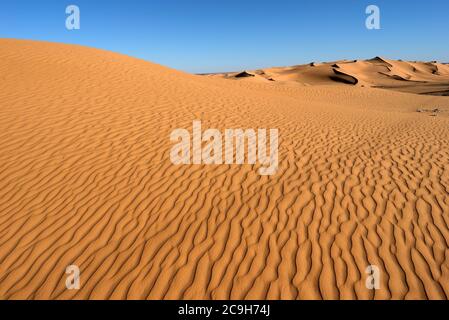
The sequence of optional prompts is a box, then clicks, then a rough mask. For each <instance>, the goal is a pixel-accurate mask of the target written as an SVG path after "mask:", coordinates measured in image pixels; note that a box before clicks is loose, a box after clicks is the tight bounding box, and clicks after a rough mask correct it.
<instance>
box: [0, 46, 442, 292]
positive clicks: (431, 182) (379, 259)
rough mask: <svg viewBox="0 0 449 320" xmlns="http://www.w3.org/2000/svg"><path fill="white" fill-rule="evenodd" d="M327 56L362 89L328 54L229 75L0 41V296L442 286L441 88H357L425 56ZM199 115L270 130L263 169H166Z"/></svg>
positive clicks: (209, 121) (211, 122) (425, 74)
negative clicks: (272, 156)
mask: <svg viewBox="0 0 449 320" xmlns="http://www.w3.org/2000/svg"><path fill="white" fill-rule="evenodd" d="M335 63H337V64H338V65H339V66H340V68H338V70H339V71H340V72H343V73H345V74H346V75H349V76H352V77H355V78H357V79H358V80H359V82H358V83H357V85H347V84H343V83H336V82H334V81H332V80H329V75H335V76H336V74H335V73H334V71H332V70H333V69H334V67H331V64H316V65H314V66H313V67H312V66H295V67H291V68H271V69H266V70H264V73H261V72H259V73H255V72H254V73H253V72H250V71H248V72H250V73H253V74H255V75H257V76H258V77H260V78H263V79H264V80H266V78H269V77H272V78H273V79H274V80H275V81H264V80H260V79H259V80H260V81H252V80H251V79H253V78H257V77H250V78H244V79H242V80H230V79H222V77H221V76H196V75H190V74H187V73H183V72H179V71H175V70H171V69H168V68H165V67H162V66H159V65H156V64H153V63H149V62H145V61H142V60H138V59H134V58H131V57H127V56H124V55H120V54H115V53H112V52H108V51H102V50H97V49H91V48H85V47H80V46H71V45H63V44H54V43H47V42H35V41H19V40H6V39H2V40H0V74H1V77H2V81H1V83H0V86H1V90H0V107H1V109H0V112H1V116H0V298H1V299H88V298H90V299H125V298H128V299H179V298H183V299H408V298H416V299H447V298H448V297H449V227H448V226H449V216H448V213H449V166H448V163H449V117H448V116H447V115H448V112H449V102H448V99H447V97H439V96H427V95H416V94H409V93H403V92H395V91H387V90H381V89H375V88H370V87H369V86H367V87H361V85H362V84H363V83H366V84H368V83H369V84H370V86H371V84H372V83H371V82H369V79H370V78H369V79H368V75H369V74H371V73H373V74H376V73H378V71H379V70H380V71H382V72H385V73H387V74H389V72H393V71H394V74H397V75H399V76H403V74H402V73H401V72H403V73H408V74H409V73H411V75H412V76H413V78H414V79H415V80H416V79H421V78H422V79H424V78H429V79H431V78H433V77H437V76H436V75H432V74H431V72H429V71H430V70H432V68H433V66H434V65H435V64H431V65H425V64H420V63H416V64H415V63H414V64H411V63H400V62H397V63H396V62H395V63H391V65H392V67H391V66H388V65H386V64H385V63H383V62H381V61H380V62H375V63H373V62H367V61H358V62H348V61H346V62H345V61H341V62H333V63H332V64H335ZM378 63H379V66H377V64H378ZM388 63H390V62H388ZM413 67H415V68H416V70H417V71H415V72H414V73H413V72H411V71H410V68H413ZM437 67H438V71H439V72H440V73H441V74H443V73H444V72H446V71H445V70H447V69H444V68H446V67H447V66H442V65H441V66H440V65H437ZM352 68H355V69H352ZM387 68H390V69H391V71H388V70H387ZM357 70H360V73H357V72H355V71H357ZM426 70H428V71H426ZM362 71H363V72H362ZM265 77H266V78H265ZM378 77H379V79H383V80H382V81H386V83H387V82H388V83H390V82H394V81H397V80H394V79H393V80H392V79H389V78H386V79H384V77H383V76H381V75H379V76H378ZM286 82H287V83H286ZM289 82H296V83H294V84H292V83H289ZM298 82H299V83H300V84H301V85H297V84H298ZM395 83H396V82H395ZM318 84H319V85H318ZM420 108H421V109H422V110H433V109H435V108H438V110H439V112H438V114H437V115H436V116H431V115H429V113H427V112H417V110H418V109H420ZM195 119H198V120H200V121H201V122H202V123H204V125H205V127H206V126H207V127H208V128H217V129H218V130H220V131H223V130H224V129H226V128H276V129H279V167H278V170H277V172H276V174H275V175H273V176H269V177H268V176H263V177H262V176H260V175H258V173H257V172H256V170H254V168H253V166H252V165H186V166H177V165H173V164H172V163H171V161H170V149H171V147H172V144H171V143H170V133H171V132H172V131H173V130H174V129H175V128H189V127H190V126H191V125H192V121H193V120H195ZM69 265H76V266H78V267H79V269H80V272H81V274H80V276H81V278H80V279H81V287H80V290H67V289H66V286H65V281H66V277H67V274H66V273H65V271H66V268H67V266H69ZM372 265H375V266H378V268H379V270H380V272H381V278H380V289H379V290H375V291H373V290H369V289H368V288H367V287H366V285H365V283H366V276H367V275H366V273H365V271H366V270H367V268H368V267H369V266H372Z"/></svg>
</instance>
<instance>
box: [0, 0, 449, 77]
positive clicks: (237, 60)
mask: <svg viewBox="0 0 449 320" xmlns="http://www.w3.org/2000/svg"><path fill="white" fill-rule="evenodd" d="M70 4H75V5H77V6H79V7H80V10H81V30H76V31H68V30H66V28H65V19H66V17H67V15H66V13H65V8H66V7H67V6H68V5H70ZM370 4H375V5H377V6H379V7H380V10H381V27H382V29H381V30H368V29H366V28H365V19H366V17H367V15H366V14H365V8H366V7H367V6H368V5H370ZM448 12H449V1H447V0H426V1H418V0H371V1H365V0H340V1H335V0H328V1H325V0H315V1H312V0H294V1H293V0H288V1H287V0H285V1H282V0H278V1H275V0H272V1H264V0H257V1H256V0H246V1H245V0H207V1H206V0H197V1H194V0H126V1H124V0H122V1H119V0H96V1H94V0H70V1H63V0H53V1H51V0H40V1H32V0H14V1H2V3H1V5H0V37H1V38H20V39H35V40H47V41H55V42H64V43H75V44H82V45H87V46H91V47H97V48H102V49H107V50H112V51H116V52H121V53H125V54H128V55H132V56H135V57H139V58H143V59H146V60H149V61H153V62H157V63H160V64H163V65H166V66H170V67H172V68H176V69H180V70H184V71H188V72H195V73H199V72H219V71H232V70H241V69H255V68H262V67H269V66H283V65H295V64H301V63H308V62H311V61H331V60H337V59H343V58H346V59H362V58H371V57H374V56H377V55H379V56H386V57H389V58H393V59H404V60H440V61H444V62H449V19H448Z"/></svg>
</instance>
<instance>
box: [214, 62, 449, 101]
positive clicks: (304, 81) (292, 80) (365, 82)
mask: <svg viewBox="0 0 449 320" xmlns="http://www.w3.org/2000/svg"><path fill="white" fill-rule="evenodd" d="M246 73H247V74H249V75H253V76H254V77H246V79H248V80H251V81H256V80H258V81H265V82H268V81H271V82H272V83H274V82H278V83H280V84H284V85H285V84H287V85H298V84H299V85H336V84H338V83H340V84H350V85H357V86H359V87H373V88H384V89H390V90H394V91H401V92H409V93H418V94H429V95H440V96H448V95H449V67H448V65H445V64H441V63H438V62H435V61H432V62H416V61H415V62H407V61H395V60H387V59H384V58H381V57H376V58H374V59H370V60H366V61H360V60H351V61H349V60H343V61H335V62H326V63H315V62H312V63H310V64H307V65H299V66H293V67H279V68H268V69H260V70H254V71H250V72H246ZM238 75H240V73H224V74H223V73H222V74H213V75H209V76H211V77H222V78H227V79H240V80H241V79H242V77H239V76H238Z"/></svg>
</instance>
